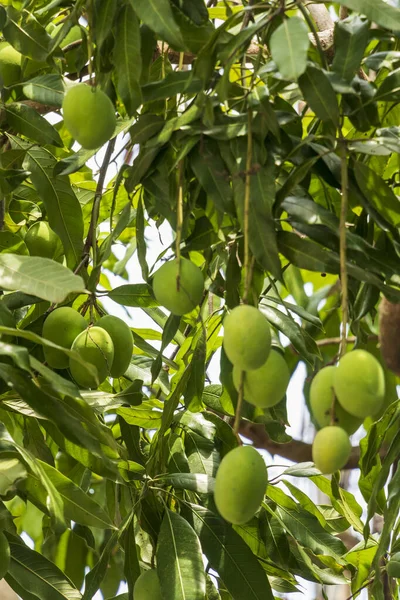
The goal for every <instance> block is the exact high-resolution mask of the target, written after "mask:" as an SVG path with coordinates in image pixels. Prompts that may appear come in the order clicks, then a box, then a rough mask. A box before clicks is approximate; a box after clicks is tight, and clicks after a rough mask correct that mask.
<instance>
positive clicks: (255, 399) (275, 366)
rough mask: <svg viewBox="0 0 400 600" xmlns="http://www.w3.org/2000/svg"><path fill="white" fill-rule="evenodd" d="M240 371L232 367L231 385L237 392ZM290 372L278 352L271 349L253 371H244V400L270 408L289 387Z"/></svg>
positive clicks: (280, 398) (260, 406)
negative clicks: (259, 365) (258, 366)
mask: <svg viewBox="0 0 400 600" xmlns="http://www.w3.org/2000/svg"><path fill="white" fill-rule="evenodd" d="M241 373H242V370H241V369H240V368H239V367H237V366H236V365H234V367H233V372H232V376H233V383H234V384H235V388H236V389H237V391H239V387H240V377H241ZM289 380H290V371H289V368H288V366H287V364H286V361H285V359H284V358H283V356H282V354H281V353H280V352H279V350H274V349H272V350H271V352H270V353H269V356H268V358H267V360H266V362H265V363H264V364H263V365H262V366H261V367H260V368H259V369H254V370H253V371H244V387H243V395H244V399H245V400H246V401H247V402H249V403H250V404H253V405H254V406H258V407H259V408H271V407H272V406H275V405H276V404H278V402H280V401H281V400H282V398H283V396H284V395H285V392H286V388H287V386H288V385H289Z"/></svg>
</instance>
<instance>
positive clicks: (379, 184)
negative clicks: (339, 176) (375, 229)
mask: <svg viewBox="0 0 400 600" xmlns="http://www.w3.org/2000/svg"><path fill="white" fill-rule="evenodd" d="M354 172H355V176H356V180H357V183H358V185H359V186H360V189H361V191H362V192H363V194H364V196H365V197H366V198H367V199H368V201H369V202H370V203H371V204H372V205H373V207H374V208H375V209H376V210H377V211H378V212H379V213H380V214H381V215H382V216H383V218H384V219H386V221H388V222H389V223H391V224H392V225H393V226H394V227H397V226H398V224H399V223H400V200H399V199H398V198H397V196H396V195H395V193H394V192H393V190H392V188H390V187H389V186H388V184H387V183H386V182H385V181H384V180H383V179H382V177H380V175H378V173H376V172H375V171H374V170H373V169H370V168H369V167H367V165H365V164H363V163H361V162H356V163H355V165H354Z"/></svg>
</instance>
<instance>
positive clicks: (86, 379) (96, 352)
mask: <svg viewBox="0 0 400 600" xmlns="http://www.w3.org/2000/svg"><path fill="white" fill-rule="evenodd" d="M71 350H75V352H78V354H80V356H81V358H82V359H83V360H84V361H85V362H87V363H89V364H91V365H93V366H94V367H96V369H97V377H94V376H93V375H92V374H91V373H89V371H88V370H87V369H85V367H84V366H83V364H82V363H80V362H79V361H77V360H75V359H74V358H70V360H69V368H70V370H71V375H72V377H73V378H74V379H75V381H76V383H77V384H78V385H79V386H81V387H82V388H92V389H93V388H97V387H98V386H99V385H100V384H101V383H103V381H104V380H105V379H106V377H108V375H109V374H110V370H111V365H112V363H113V360H114V344H113V342H112V339H111V337H110V334H109V333H107V331H106V330H105V329H103V328H102V327H89V328H88V329H86V330H85V331H82V333H80V334H79V335H78V337H77V338H75V340H74V343H73V344H72V348H71Z"/></svg>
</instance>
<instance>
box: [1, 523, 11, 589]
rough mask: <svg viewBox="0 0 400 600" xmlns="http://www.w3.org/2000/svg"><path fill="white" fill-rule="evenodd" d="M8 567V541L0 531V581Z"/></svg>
mask: <svg viewBox="0 0 400 600" xmlns="http://www.w3.org/2000/svg"><path fill="white" fill-rule="evenodd" d="M9 566H10V546H9V544H8V539H7V538H6V536H5V535H4V533H3V532H2V531H0V580H1V579H3V577H5V576H6V574H7V571H8V569H9Z"/></svg>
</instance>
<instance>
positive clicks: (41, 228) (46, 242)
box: [24, 221, 62, 258]
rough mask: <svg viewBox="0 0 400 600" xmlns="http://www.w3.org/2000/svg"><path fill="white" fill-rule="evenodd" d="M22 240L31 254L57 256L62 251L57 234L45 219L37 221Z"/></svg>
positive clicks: (45, 256)
mask: <svg viewBox="0 0 400 600" xmlns="http://www.w3.org/2000/svg"><path fill="white" fill-rule="evenodd" d="M24 242H25V244H26V246H27V248H28V250H29V254H30V255H31V256H41V257H42V258H57V257H58V256H59V255H60V254H61V253H62V244H61V240H60V238H59V237H58V235H57V234H56V233H55V232H54V231H53V230H52V228H51V227H50V225H49V224H48V223H47V221H37V222H36V223H34V224H33V225H31V227H29V229H28V231H27V232H26V234H25V237H24Z"/></svg>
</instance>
